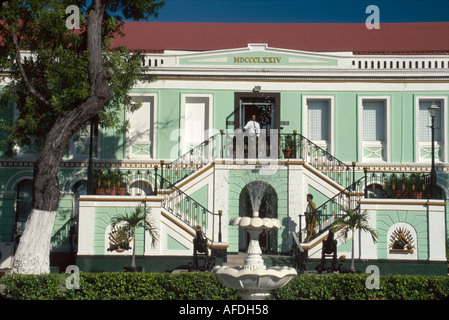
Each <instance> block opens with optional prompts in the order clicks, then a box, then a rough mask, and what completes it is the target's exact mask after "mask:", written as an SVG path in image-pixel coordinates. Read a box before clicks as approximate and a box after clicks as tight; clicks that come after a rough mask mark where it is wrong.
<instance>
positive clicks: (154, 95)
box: [125, 92, 158, 159]
mask: <svg viewBox="0 0 449 320" xmlns="http://www.w3.org/2000/svg"><path fill="white" fill-rule="evenodd" d="M130 97H131V98H132V99H134V100H137V99H138V98H153V99H152V102H151V103H152V104H153V110H152V112H153V115H151V114H150V115H149V117H148V118H147V119H146V120H147V121H148V122H149V121H150V119H151V116H152V117H153V123H149V127H150V130H151V128H153V132H152V135H153V141H151V150H152V152H151V154H149V155H133V153H132V144H131V143H130V142H131V141H130V137H129V132H127V133H126V139H125V149H126V158H127V159H155V158H156V157H157V130H158V128H157V124H158V118H157V110H158V94H157V93H151V92H150V93H148V92H146V93H130ZM150 112H151V111H150ZM130 117H131V112H129V111H127V112H126V119H130ZM130 125H131V126H132V125H133V124H132V123H130ZM150 134H151V133H150ZM145 142H148V141H145ZM135 143H139V141H135Z"/></svg>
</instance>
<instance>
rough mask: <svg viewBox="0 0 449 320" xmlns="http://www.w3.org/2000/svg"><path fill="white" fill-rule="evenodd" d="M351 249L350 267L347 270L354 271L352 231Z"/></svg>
mask: <svg viewBox="0 0 449 320" xmlns="http://www.w3.org/2000/svg"><path fill="white" fill-rule="evenodd" d="M351 241H352V246H351V247H352V249H351V267H350V268H349V270H350V271H354V270H355V265H354V231H352V240H351Z"/></svg>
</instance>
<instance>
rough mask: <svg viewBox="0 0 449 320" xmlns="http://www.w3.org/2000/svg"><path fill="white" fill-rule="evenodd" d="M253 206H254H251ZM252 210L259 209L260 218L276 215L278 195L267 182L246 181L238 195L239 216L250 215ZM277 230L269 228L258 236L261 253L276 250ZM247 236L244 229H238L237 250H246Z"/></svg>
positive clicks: (275, 216) (274, 216)
mask: <svg viewBox="0 0 449 320" xmlns="http://www.w3.org/2000/svg"><path fill="white" fill-rule="evenodd" d="M253 206H256V207H255V208H253ZM253 211H259V217H260V218H277V217H278V195H277V193H276V190H275V189H274V188H273V187H272V186H271V185H270V184H268V183H267V182H264V181H253V182H250V183H248V184H247V185H246V186H245V187H244V188H243V189H242V191H241V192H240V195H239V216H240V217H251V216H252V215H253ZM277 234H278V232H277V230H276V229H270V230H266V231H264V232H262V233H261V235H260V237H259V242H260V247H261V249H262V253H275V252H277ZM248 242H249V237H248V235H247V232H246V230H245V229H243V228H240V229H239V251H243V252H246V250H247V248H248Z"/></svg>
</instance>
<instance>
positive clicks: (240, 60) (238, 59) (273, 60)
mask: <svg viewBox="0 0 449 320" xmlns="http://www.w3.org/2000/svg"><path fill="white" fill-rule="evenodd" d="M281 60H282V58H281V57H234V63H272V64H276V63H280V62H281Z"/></svg>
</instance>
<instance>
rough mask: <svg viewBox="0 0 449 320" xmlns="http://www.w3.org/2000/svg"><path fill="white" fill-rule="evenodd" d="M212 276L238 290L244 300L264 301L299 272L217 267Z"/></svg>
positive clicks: (286, 269)
mask: <svg viewBox="0 0 449 320" xmlns="http://www.w3.org/2000/svg"><path fill="white" fill-rule="evenodd" d="M212 274H215V275H216V276H217V277H218V279H219V280H220V282H221V283H222V284H223V285H225V286H226V287H229V288H233V289H236V290H237V292H238V295H240V296H241V297H242V298H243V299H245V300H263V299H266V298H267V297H268V296H269V295H270V290H275V289H279V288H281V287H283V286H284V285H286V284H287V283H288V282H289V281H290V280H291V279H292V278H293V277H295V276H296V275H297V272H296V270H295V269H294V268H290V267H271V268H268V269H266V268H258V269H248V268H245V267H243V266H239V267H227V266H222V267H220V266H217V267H215V268H214V269H212Z"/></svg>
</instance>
